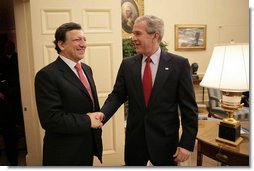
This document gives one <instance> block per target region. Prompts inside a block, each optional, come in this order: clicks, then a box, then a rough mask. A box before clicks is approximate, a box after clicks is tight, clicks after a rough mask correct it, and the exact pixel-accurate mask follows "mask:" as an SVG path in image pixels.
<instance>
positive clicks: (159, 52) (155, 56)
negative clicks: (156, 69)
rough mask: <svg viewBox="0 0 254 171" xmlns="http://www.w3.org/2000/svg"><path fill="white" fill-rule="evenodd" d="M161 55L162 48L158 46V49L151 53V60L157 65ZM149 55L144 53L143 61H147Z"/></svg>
mask: <svg viewBox="0 0 254 171" xmlns="http://www.w3.org/2000/svg"><path fill="white" fill-rule="evenodd" d="M160 55H161V48H158V50H157V51H156V52H155V53H154V54H152V55H151V62H152V63H153V64H155V65H157V64H158V63H159V59H160ZM146 58H147V56H145V55H143V59H142V62H145V61H146Z"/></svg>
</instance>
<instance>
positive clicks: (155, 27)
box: [135, 15, 164, 43]
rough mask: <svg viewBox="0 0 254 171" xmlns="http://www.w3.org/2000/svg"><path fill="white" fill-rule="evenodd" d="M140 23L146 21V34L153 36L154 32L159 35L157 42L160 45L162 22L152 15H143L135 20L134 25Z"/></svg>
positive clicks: (162, 31)
mask: <svg viewBox="0 0 254 171" xmlns="http://www.w3.org/2000/svg"><path fill="white" fill-rule="evenodd" d="M141 21H146V24H147V28H146V32H147V33H148V34H153V33H155V32H158V33H159V34H160V36H159V40H158V41H159V43H160V42H161V40H162V38H163V35H164V22H163V20H162V19H160V18H158V17H156V16H153V15H144V16H139V17H138V18H137V19H136V20H135V23H139V22H141Z"/></svg>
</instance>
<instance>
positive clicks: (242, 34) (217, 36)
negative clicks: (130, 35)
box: [144, 0, 249, 75]
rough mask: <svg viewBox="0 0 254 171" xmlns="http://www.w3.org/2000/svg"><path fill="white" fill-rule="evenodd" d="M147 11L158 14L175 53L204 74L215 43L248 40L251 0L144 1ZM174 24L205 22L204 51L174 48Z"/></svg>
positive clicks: (199, 72) (165, 38) (169, 46)
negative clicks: (193, 64) (205, 37)
mask: <svg viewBox="0 0 254 171" xmlns="http://www.w3.org/2000/svg"><path fill="white" fill-rule="evenodd" d="M144 6H145V7H144V13H145V14H149V15H156V16H158V17H160V18H162V19H163V20H164V22H165V35H164V39H163V40H164V41H166V42H167V43H168V49H169V51H170V52H172V53H176V54H179V55H182V56H184V57H186V58H188V59H189V62H190V63H193V62H197V63H198V64H199V69H198V74H201V75H203V74H204V73H205V71H206V68H207V66H208V63H209V60H210V56H211V54H212V49H213V46H214V45H215V44H218V43H227V42H229V41H230V40H231V39H234V40H235V42H238V43H242V42H248V41H249V1H248V0H159V1H154V0H144ZM175 24H206V25H207V48H206V50H203V51H187V52H186V51H185V52H182V51H181V52H180V51H175V50H174V46H175V45H174V25H175Z"/></svg>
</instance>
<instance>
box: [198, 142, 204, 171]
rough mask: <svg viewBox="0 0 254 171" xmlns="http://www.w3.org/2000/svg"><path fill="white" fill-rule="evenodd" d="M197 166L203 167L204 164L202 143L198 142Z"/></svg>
mask: <svg viewBox="0 0 254 171" xmlns="http://www.w3.org/2000/svg"><path fill="white" fill-rule="evenodd" d="M197 149H198V150H197V166H202V163H203V154H202V153H201V143H200V142H199V141H198V146H197Z"/></svg>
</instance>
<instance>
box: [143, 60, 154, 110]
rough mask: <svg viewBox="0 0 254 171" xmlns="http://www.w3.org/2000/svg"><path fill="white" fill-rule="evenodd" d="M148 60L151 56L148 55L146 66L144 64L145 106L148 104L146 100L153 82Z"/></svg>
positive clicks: (148, 97)
mask: <svg viewBox="0 0 254 171" xmlns="http://www.w3.org/2000/svg"><path fill="white" fill-rule="evenodd" d="M150 62H151V58H150V56H148V57H147V58H146V66H145V70H144V75H143V92H144V98H145V102H146V106H148V102H149V99H150V96H151V92H152V84H153V82H152V73H151V68H150Z"/></svg>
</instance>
